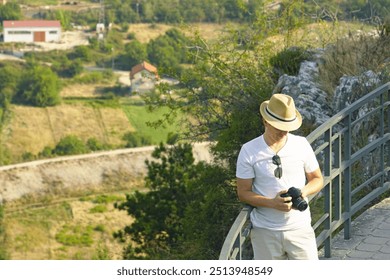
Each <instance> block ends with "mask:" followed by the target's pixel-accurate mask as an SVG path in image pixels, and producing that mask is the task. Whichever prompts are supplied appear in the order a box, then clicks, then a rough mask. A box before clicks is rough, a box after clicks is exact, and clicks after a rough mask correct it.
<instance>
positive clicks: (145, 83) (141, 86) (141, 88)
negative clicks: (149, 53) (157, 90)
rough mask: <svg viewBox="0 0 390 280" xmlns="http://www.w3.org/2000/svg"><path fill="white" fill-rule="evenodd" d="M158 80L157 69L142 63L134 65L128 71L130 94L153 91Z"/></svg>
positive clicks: (144, 62)
mask: <svg viewBox="0 0 390 280" xmlns="http://www.w3.org/2000/svg"><path fill="white" fill-rule="evenodd" d="M159 79H160V77H159V75H158V71H157V68H156V67H155V66H153V65H152V64H150V63H148V62H146V61H143V62H142V63H140V64H137V65H135V66H134V67H133V68H131V71H130V81H131V92H138V93H145V92H149V91H151V90H153V89H154V87H155V84H156V82H157V81H158V80H159Z"/></svg>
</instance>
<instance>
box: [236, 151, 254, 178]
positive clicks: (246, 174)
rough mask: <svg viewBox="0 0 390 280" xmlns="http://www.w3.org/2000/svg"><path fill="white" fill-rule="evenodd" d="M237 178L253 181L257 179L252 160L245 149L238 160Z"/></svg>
mask: <svg viewBox="0 0 390 280" xmlns="http://www.w3.org/2000/svg"><path fill="white" fill-rule="evenodd" d="M236 177H237V178H241V179H252V178H254V177H255V172H254V170H253V166H252V164H251V159H250V157H249V155H248V153H247V151H246V150H245V148H244V147H243V148H241V151H240V153H239V155H238V158H237V168H236Z"/></svg>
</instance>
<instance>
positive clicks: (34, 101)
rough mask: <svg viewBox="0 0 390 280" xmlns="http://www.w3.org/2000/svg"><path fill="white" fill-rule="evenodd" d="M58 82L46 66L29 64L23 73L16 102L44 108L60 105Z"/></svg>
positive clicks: (56, 77)
mask: <svg viewBox="0 0 390 280" xmlns="http://www.w3.org/2000/svg"><path fill="white" fill-rule="evenodd" d="M59 92H60V80H59V78H58V76H57V75H56V74H55V73H54V72H53V71H52V70H51V69H50V68H49V67H47V66H43V65H38V64H31V65H30V66H29V67H27V69H26V70H25V71H23V74H22V79H21V82H20V84H19V87H18V93H17V101H19V102H21V103H25V104H28V105H33V106H38V107H45V106H54V105H57V104H59V103H60V94H59Z"/></svg>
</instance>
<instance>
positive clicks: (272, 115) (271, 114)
mask: <svg viewBox="0 0 390 280" xmlns="http://www.w3.org/2000/svg"><path fill="white" fill-rule="evenodd" d="M265 110H266V111H267V113H268V114H269V115H270V116H271V117H273V118H275V119H277V120H278V121H282V122H293V121H295V120H296V119H297V116H295V117H294V118H293V119H291V120H285V119H281V118H279V117H278V116H275V115H274V114H273V113H271V112H270V111H269V110H268V106H266V107H265Z"/></svg>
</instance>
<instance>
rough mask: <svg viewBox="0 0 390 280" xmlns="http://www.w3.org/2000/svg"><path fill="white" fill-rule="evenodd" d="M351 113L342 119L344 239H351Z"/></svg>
mask: <svg viewBox="0 0 390 280" xmlns="http://www.w3.org/2000/svg"><path fill="white" fill-rule="evenodd" d="M351 118H352V117H351V113H349V114H348V116H346V118H345V119H344V125H345V127H347V130H346V133H345V135H344V161H345V162H346V165H347V168H346V169H345V173H344V212H346V213H347V215H348V217H347V219H346V221H345V223H344V239H350V238H351V224H352V214H351V205H352V194H351V190H352V187H351V184H352V177H351V176H352V174H351V173H352V172H351V166H350V165H349V163H348V162H349V160H350V159H351V150H352V147H351V135H352V133H351V131H352V128H351Z"/></svg>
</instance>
